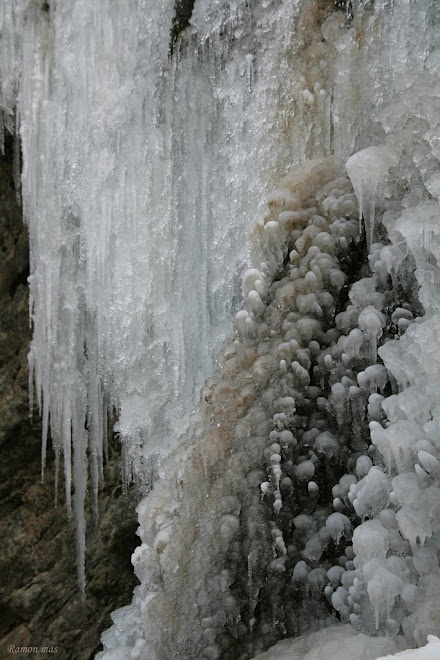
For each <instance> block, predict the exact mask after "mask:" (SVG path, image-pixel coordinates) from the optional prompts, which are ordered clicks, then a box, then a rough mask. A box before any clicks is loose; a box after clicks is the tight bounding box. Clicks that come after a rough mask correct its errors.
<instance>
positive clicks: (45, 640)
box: [0, 140, 137, 659]
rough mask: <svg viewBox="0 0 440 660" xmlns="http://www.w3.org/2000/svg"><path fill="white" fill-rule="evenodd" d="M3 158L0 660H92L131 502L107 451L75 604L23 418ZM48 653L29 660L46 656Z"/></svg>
mask: <svg viewBox="0 0 440 660" xmlns="http://www.w3.org/2000/svg"><path fill="white" fill-rule="evenodd" d="M11 142H12V141H11V140H9V141H8V142H7V145H6V150H5V156H3V157H1V159H0V392H1V399H0V447H1V452H2V460H1V466H0V500H1V505H0V538H1V539H2V550H1V552H0V574H1V576H2V585H1V589H0V657H5V656H6V657H8V655H9V654H8V652H7V651H8V647H9V646H10V645H13V646H15V647H19V646H32V647H39V648H40V649H41V647H43V646H46V647H57V653H56V657H57V658H84V659H85V658H89V657H93V656H94V653H95V652H96V651H97V650H98V649H99V647H100V643H99V637H100V634H101V631H102V630H103V629H104V628H105V627H107V626H108V625H109V623H110V618H109V613H110V612H111V611H112V610H114V609H115V608H117V607H119V606H121V605H124V604H125V603H127V602H129V600H130V599H131V592H132V590H133V587H134V584H135V581H136V580H135V577H134V574H133V570H132V566H131V563H130V555H131V552H132V550H133V548H134V547H135V545H137V540H136V536H135V529H136V520H135V515H134V508H135V502H134V500H133V498H132V497H130V496H129V497H124V496H123V494H122V489H121V486H120V478H119V477H120V475H119V450H118V447H117V443H116V442H115V441H113V443H112V446H111V447H110V448H109V461H108V464H107V467H106V474H105V478H106V483H105V486H104V488H103V490H102V493H101V496H100V521H99V523H97V524H95V523H94V521H93V519H92V513H91V507H89V509H90V511H89V513H88V514H87V529H88V531H87V533H88V553H87V566H86V571H87V594H86V603H85V605H84V604H82V603H81V602H80V598H79V593H78V588H77V580H76V558H75V532H74V526H73V523H72V522H69V521H68V520H67V517H66V509H65V506H64V496H63V489H64V484H63V482H62V480H61V479H60V484H59V495H58V507H57V508H55V507H54V465H53V456H52V455H51V451H50V450H49V452H48V466H47V469H46V477H45V481H44V484H42V483H41V476H40V475H41V465H40V460H41V458H40V454H41V424H40V421H39V418H38V414H36V415H35V417H34V420H33V422H31V420H30V419H29V406H28V368H27V352H28V349H29V341H30V329H29V322H28V288H27V276H28V239H27V232H26V228H25V227H24V225H23V223H22V217H21V208H20V206H19V204H18V203H17V196H16V192H15V189H14V182H13V175H12V144H11ZM45 655H47V654H43V653H39V654H36V655H35V654H32V657H45Z"/></svg>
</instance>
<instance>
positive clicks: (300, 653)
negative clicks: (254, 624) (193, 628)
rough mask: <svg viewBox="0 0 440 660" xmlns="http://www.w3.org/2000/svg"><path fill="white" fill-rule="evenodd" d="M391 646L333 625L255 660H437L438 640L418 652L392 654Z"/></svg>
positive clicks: (280, 645)
mask: <svg viewBox="0 0 440 660" xmlns="http://www.w3.org/2000/svg"><path fill="white" fill-rule="evenodd" d="M394 644H395V642H394V641H393V640H391V639H389V638H388V639H386V638H383V637H382V638H381V637H376V638H375V639H372V638H371V637H366V636H365V635H363V634H362V633H357V634H356V633H355V632H354V631H353V629H352V628H350V626H346V625H345V626H344V625H339V626H338V625H333V626H330V627H329V628H325V629H324V630H320V631H319V632H317V633H311V634H310V635H304V636H303V637H300V638H298V639H294V640H293V639H285V640H283V641H282V642H278V644H276V645H275V646H273V647H272V648H270V649H269V650H268V651H266V652H265V653H260V654H259V655H258V660H327V659H329V658H332V659H333V658H334V659H335V660H336V658H337V660H355V659H356V660H358V659H362V660H374V659H375V658H376V659H377V660H392V658H397V659H398V660H438V658H439V657H440V640H439V638H438V637H436V636H435V635H429V636H428V643H427V644H426V646H423V647H422V648H420V649H409V650H407V651H399V652H397V653H393V651H395V649H396V648H397V645H396V647H395V648H392V646H393V645H394ZM383 653H387V655H382V654H383ZM254 660H256V658H254Z"/></svg>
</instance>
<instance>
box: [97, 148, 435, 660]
mask: <svg viewBox="0 0 440 660" xmlns="http://www.w3.org/2000/svg"><path fill="white" fill-rule="evenodd" d="M384 243H385V241H384ZM384 243H380V242H376V243H373V244H372V245H371V249H370V255H369V259H368V260H367V259H366V254H367V251H366V244H365V240H364V237H363V234H362V232H361V228H360V225H359V219H358V205H357V199H356V196H355V195H354V193H353V189H352V184H351V182H350V180H349V179H348V178H347V177H346V176H345V175H343V174H341V172H340V171H339V170H338V169H337V168H336V167H335V165H334V164H333V161H332V160H331V159H327V160H324V161H315V162H311V163H310V164H309V166H308V168H307V169H306V170H304V171H302V172H300V173H297V174H295V175H293V176H289V177H287V178H286V179H285V180H283V181H282V182H281V185H280V188H279V189H278V190H277V191H275V193H274V194H273V195H272V196H271V197H270V199H269V204H268V209H267V213H266V215H265V217H264V219H263V220H262V221H261V222H260V223H259V224H258V225H257V227H256V230H255V235H254V245H255V247H254V263H255V264H257V265H258V267H255V268H252V269H250V270H248V271H247V272H246V273H245V276H244V279H243V296H244V306H243V309H242V310H241V311H240V312H239V313H238V314H237V318H236V328H237V335H236V337H235V339H234V340H233V341H232V343H230V344H228V345H227V346H226V347H225V349H224V350H223V351H222V354H221V355H220V358H219V359H220V364H221V369H220V370H219V371H218V372H217V373H215V374H214V375H213V376H212V377H211V379H209V380H208V381H207V383H206V386H205V388H204V390H203V391H202V404H201V406H200V407H199V409H198V410H197V411H196V413H195V414H194V415H193V418H192V422H191V424H190V428H189V431H188V434H187V436H186V440H185V441H184V442H183V444H182V446H181V448H179V449H178V450H177V451H176V452H175V454H173V456H172V457H171V458H170V459H169V460H168V462H167V463H166V464H165V465H164V466H163V474H164V475H166V476H165V478H163V479H161V480H160V481H159V482H158V483H157V484H156V485H155V487H154V489H153V491H152V492H151V493H150V495H149V497H148V498H146V499H145V500H144V501H143V502H142V503H141V505H140V506H139V508H138V513H139V521H140V528H139V532H138V533H139V535H140V537H141V540H142V544H141V545H140V546H139V548H137V550H136V551H135V553H134V555H133V564H134V568H135V572H136V575H137V576H138V577H139V579H140V581H141V585H139V586H138V587H136V589H135V592H134V599H133V603H132V604H131V605H130V606H128V607H126V608H123V609H122V610H118V611H117V612H115V613H113V615H112V617H113V620H114V622H115V623H114V625H113V627H112V628H110V629H109V630H108V631H107V632H105V633H104V635H103V637H102V641H103V644H104V649H106V650H108V649H112V651H111V653H115V652H116V649H117V650H118V652H119V655H118V656H117V657H118V658H121V659H122V658H139V659H140V658H145V657H148V658H150V659H151V660H159V658H160V660H164V659H166V660H168V659H171V658H175V657H181V658H185V659H186V658H188V659H189V658H196V657H197V658H198V657H200V658H201V657H205V658H207V659H208V660H217V659H219V658H221V659H222V660H236V659H237V658H243V659H245V658H251V657H253V656H254V655H255V654H256V653H259V652H261V651H262V650H264V649H265V648H267V647H268V646H270V645H271V644H273V643H275V642H276V640H277V639H279V638H280V637H284V636H289V637H293V636H297V635H300V634H303V633H306V632H308V631H310V630H315V629H317V628H326V627H327V626H329V625H332V624H334V622H335V616H336V617H337V618H338V619H339V620H340V621H341V622H350V623H351V624H352V625H353V626H354V627H355V628H357V629H358V630H363V631H364V632H368V633H370V634H373V635H376V636H377V635H381V636H383V639H382V637H381V639H382V646H377V644H376V646H375V649H376V655H374V656H373V655H372V656H371V657H377V656H378V655H380V654H381V653H389V652H392V651H394V650H396V649H398V648H402V647H406V646H408V645H413V644H414V643H419V644H423V643H424V642H425V641H426V632H428V633H429V632H433V628H434V629H435V622H434V618H435V616H436V615H435V610H433V609H432V599H433V598H436V590H437V591H438V586H439V585H438V582H439V580H440V577H439V570H438V550H439V547H440V546H439V543H438V541H439V539H440V537H438V536H437V526H438V524H439V520H440V515H439V514H440V511H439V507H440V504H439V503H440V497H439V495H440V491H439V489H438V476H439V474H440V462H439V460H438V456H439V450H440V446H439V441H438V437H439V434H438V427H437V422H435V421H433V420H432V416H431V420H430V421H429V420H427V419H425V417H426V411H427V404H423V403H422V402H421V401H419V398H420V397H417V395H414V392H411V390H408V389H407V390H406V391H403V392H401V393H398V392H399V387H398V384H397V381H396V377H398V376H399V374H397V370H398V368H400V369H403V368H404V367H403V366H402V365H403V362H402V357H401V356H400V358H397V360H396V355H397V353H398V352H399V351H400V350H401V349H400V344H402V339H400V338H401V336H402V335H404V334H405V340H406V341H407V342H410V341H411V339H410V337H411V329H412V328H413V327H416V328H418V327H421V325H422V324H421V319H420V318H415V317H417V316H418V314H420V312H421V307H420V303H419V302H418V298H417V293H416V291H415V289H414V287H413V280H412V278H411V277H408V276H407V275H408V273H407V271H408V272H411V269H412V268H413V264H412V257H411V255H407V256H406V257H405V256H404V255H403V253H402V252H399V250H401V246H400V247H399V245H394V244H389V243H388V244H384ZM398 253H399V254H401V256H402V258H401V259H400V262H399V260H398V259H397V256H396V255H397V254H398ZM390 254H393V255H394V256H393V258H390ZM398 262H399V265H398V267H397V266H396V264H397V263H398ZM399 268H400V271H399ZM407 337H408V338H407ZM378 347H379V348H378ZM377 353H379V356H380V357H379V358H378V354H377ZM393 356H394V360H393ZM381 358H383V359H381ZM383 361H385V363H388V366H390V364H391V366H392V367H395V369H394V374H393V373H391V372H392V369H391V368H390V369H387V368H386V366H385V365H384V364H383ZM409 380H411V379H410V378H408V381H409ZM407 384H408V382H407ZM408 392H409V394H407V393H408ZM414 396H415V398H414ZM421 410H423V411H424V412H421ZM370 431H371V440H370ZM428 538H431V540H430V542H426V541H427V539H428ZM428 575H429V578H428V577H427V576H428ZM403 636H404V637H405V639H404V637H403ZM364 637H365V636H363V638H364ZM368 639H369V638H367V637H365V640H367V641H366V642H365V643H366V644H368ZM359 640H360V638H359ZM377 641H378V640H377V639H376V642H377ZM359 643H360V641H359ZM362 643H364V642H362ZM177 650H178V652H177ZM99 657H101V658H110V657H112V658H113V657H114V656H113V655H111V656H110V655H107V654H106V651H104V652H103V654H102V655H100V656H99ZM115 657H116V656H115ZM366 657H367V656H366ZM368 657H370V656H368Z"/></svg>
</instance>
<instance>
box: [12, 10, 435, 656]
mask: <svg viewBox="0 0 440 660" xmlns="http://www.w3.org/2000/svg"><path fill="white" fill-rule="evenodd" d="M347 4H349V3H347ZM47 9H49V11H47ZM333 9H334V6H333V3H331V6H330V3H329V6H327V4H326V3H316V2H313V1H312V0H310V1H309V0H301V1H299V0H298V1H297V2H290V3H278V2H272V1H271V0H267V1H265V2H261V3H255V4H251V3H248V2H245V1H244V0H237V1H236V2H232V3H227V2H223V0H218V1H216V2H208V0H201V1H200V2H197V3H195V6H194V13H193V16H192V18H191V22H190V25H189V27H188V29H187V30H186V31H185V33H184V34H183V35H181V37H180V38H179V42H178V43H177V44H176V45H175V47H174V49H173V56H172V57H170V53H169V36H170V29H171V26H172V24H173V12H174V3H173V2H172V1H171V0H163V1H162V2H159V3H157V2H156V3H154V2H152V0H137V1H136V0H123V1H122V2H120V3H114V2H111V1H110V0H98V1H97V2H95V3H87V2H84V1H83V0H69V1H68V2H65V3H56V4H54V3H50V5H49V3H48V4H47V5H46V4H44V5H40V3H36V2H35V3H29V2H26V1H25V0H14V1H13V2H10V3H3V4H2V5H1V8H0V37H1V38H0V44H1V45H0V49H1V52H0V80H1V106H2V122H3V124H4V126H5V127H6V128H7V129H8V130H13V129H14V126H17V128H18V129H19V131H20V137H21V141H22V151H23V174H22V191H23V205H24V212H25V217H26V220H27V222H28V225H29V233H30V241H31V276H30V290H31V319H32V323H33V328H34V339H33V343H32V347H31V352H30V358H29V359H30V366H31V385H32V386H35V389H34V392H35V398H36V401H37V404H38V407H39V409H40V412H41V413H42V416H43V467H44V454H45V446H46V443H47V438H48V435H49V430H50V434H51V438H52V442H53V445H54V448H55V451H56V455H57V457H58V458H60V456H62V460H63V462H64V469H65V474H66V495H67V502H68V508H69V509H70V490H71V484H72V481H73V485H74V497H73V508H74V512H75V518H76V523H77V529H78V556H79V568H80V581H81V586H82V587H83V588H84V577H83V572H82V568H81V567H82V561H83V556H84V536H85V529H84V516H83V513H82V512H83V506H84V501H85V497H86V491H87V482H88V476H87V473H88V472H89V475H90V481H91V491H92V494H93V496H94V497H95V498H96V493H97V489H98V485H99V482H100V481H101V480H102V473H103V463H104V457H105V432H106V428H107V412H108V410H109V409H110V410H112V409H113V408H114V409H116V411H117V414H118V424H117V427H116V430H117V431H118V432H119V434H120V437H121V440H122V442H123V448H124V477H125V481H126V482H128V481H129V480H130V478H131V476H133V477H134V479H135V480H136V481H137V482H138V484H139V485H140V487H141V488H146V487H147V485H148V484H151V481H152V476H153V475H154V474H156V476H159V477H160V478H159V479H158V481H157V482H156V484H155V487H154V489H153V492H152V493H151V495H150V496H149V497H148V498H147V499H145V500H143V501H142V502H141V504H140V505H139V508H138V513H139V521H140V528H139V536H140V537H141V541H142V545H141V546H140V548H139V549H138V550H136V552H135V553H134V555H133V564H134V567H135V571H136V574H137V575H138V576H139V579H140V581H141V584H140V585H139V587H137V588H136V590H135V592H134V596H133V602H132V604H131V605H130V606H128V607H127V608H123V609H122V610H119V611H117V612H115V613H113V621H114V625H113V626H112V628H111V629H110V630H109V631H107V632H105V633H104V635H103V644H104V648H105V649H106V652H105V654H104V656H102V657H105V658H107V659H108V658H110V657H112V654H113V657H115V654H116V657H118V655H119V656H120V657H126V656H128V654H130V655H131V657H132V658H146V657H148V658H149V660H157V659H160V660H168V659H171V658H173V657H175V656H176V654H177V653H179V654H180V655H181V656H182V657H183V658H184V659H185V660H194V658H201V657H206V658H208V660H209V659H212V658H213V659H217V658H221V659H222V660H234V659H235V658H236V657H237V656H238V655H239V654H243V657H248V658H249V657H252V656H253V655H255V654H256V653H257V652H258V651H260V650H263V649H265V648H267V647H268V646H269V645H271V644H273V643H274V642H275V641H276V640H277V639H279V638H280V637H283V636H285V635H289V636H296V635H300V634H302V633H307V632H310V631H311V630H314V629H316V628H319V627H322V628H323V629H324V631H325V630H326V629H327V628H326V626H327V625H328V624H329V623H332V622H334V620H335V617H338V618H339V619H340V620H341V621H342V622H348V621H350V622H351V624H352V626H353V628H356V629H358V630H360V631H362V632H364V633H369V634H372V635H378V636H379V637H380V638H382V637H384V636H385V637H386V636H388V638H389V639H390V640H392V639H398V640H399V643H400V640H401V639H402V637H404V640H405V641H404V643H405V644H406V645H408V646H414V645H422V644H424V643H425V642H426V639H427V635H428V634H438V633H439V631H440V614H439V612H440V608H439V602H440V569H439V567H438V565H439V562H438V556H439V551H440V537H439V535H440V504H439V502H440V484H439V476H440V473H439V466H440V441H439V429H440V406H439V403H440V402H439V400H438V392H439V391H440V382H439V377H438V374H439V373H440V357H439V355H440V353H439V351H438V345H439V340H440V315H439V297H438V291H439V286H440V269H439V265H438V264H439V259H440V229H439V227H440V223H439V220H440V215H439V206H438V175H439V158H440V148H439V145H440V103H439V98H440V94H439V83H438V71H439V62H440V57H439V51H438V24H439V20H440V19H439V15H438V7H437V3H436V2H434V1H432V0H421V1H420V2H417V3H414V2H409V1H408V0H395V1H394V2H393V3H388V2H375V3H370V2H363V1H362V0H359V1H358V2H355V3H352V11H351V10H348V12H346V14H345V15H344V13H343V12H336V11H333ZM352 14H353V15H352ZM390 35H396V37H395V38H390ZM17 99H18V103H17ZM329 154H331V155H332V156H334V158H331V159H328V160H319V161H311V162H309V161H310V159H311V158H315V157H319V158H321V157H323V156H328V155H329ZM17 162H18V161H17ZM338 163H339V164H338ZM342 163H346V170H347V173H348V175H349V177H348V178H347V177H346V176H345V175H344V171H343V168H342V167H341V165H340V164H342ZM299 164H301V165H302V166H303V169H302V170H301V171H298V172H293V173H292V169H293V168H294V167H295V166H297V165H299ZM286 172H290V174H288V176H286V177H285V178H284V179H282V180H281V181H279V179H280V178H281V177H282V176H284V175H285V174H286ZM275 182H277V187H276V188H275V189H273V188H274V185H275ZM353 188H354V192H353ZM271 190H272V192H270V191H271ZM264 199H267V206H265V207H262V205H261V204H262V201H263V200H264ZM258 213H259V214H260V215H259V219H258V220H257V222H256V224H255V227H254V230H253V250H252V257H251V258H249V252H250V249H249V244H248V241H247V234H248V231H249V229H250V228H251V227H252V226H253V221H254V217H255V216H256V215H257V214H258ZM360 216H363V219H364V224H365V235H363V234H362V232H361V230H362V227H361V228H360V227H359V224H360V223H359V217H360ZM361 224H362V223H361ZM364 239H365V240H364ZM365 244H366V246H365ZM368 252H369V254H368ZM249 266H252V267H251V268H249ZM246 268H248V270H247V271H246ZM243 273H244V277H243V280H242V295H243V302H242V309H241V310H240V311H239V312H238V313H237V310H238V307H239V298H240V278H241V276H242V275H243ZM235 313H236V317H235V331H236V333H235V334H234V335H232V334H231V335H230V337H229V339H228V343H227V344H225V345H224V340H225V337H226V336H227V335H228V334H230V333H231V332H232V331H233V330H232V328H233V317H234V314H235ZM222 345H223V349H222V351H221V354H220V356H219V364H220V368H219V369H218V370H217V371H215V372H214V374H213V375H212V377H211V378H209V379H208V381H206V383H205V386H204V387H203V388H202V397H201V403H200V405H199V407H198V408H197V409H196V410H195V411H194V413H193V416H192V418H191V423H190V426H189V428H188V430H187V432H186V434H185V435H184V437H183V439H182V441H181V444H180V446H179V447H178V449H177V450H176V451H175V452H174V453H173V454H171V456H170V457H169V458H168V459H166V460H165V459H164V455H166V454H168V453H169V452H171V451H172V449H173V448H174V447H175V446H176V443H177V438H178V436H179V435H180V434H181V433H183V432H184V431H185V429H186V427H187V423H188V413H189V410H190V409H191V408H192V407H193V406H194V405H195V403H196V400H197V398H196V392H197V391H198V388H199V387H200V385H201V384H202V383H203V381H204V379H205V378H206V377H207V375H208V374H209V373H210V371H211V370H212V367H213V356H214V354H215V351H216V350H217V349H218V348H220V346H222ZM72 449H73V451H72ZM158 455H159V456H158ZM158 463H159V468H158ZM347 521H348V522H347ZM324 631H323V633H322V634H324ZM344 634H345V633H344ZM347 634H349V635H350V634H353V635H354V632H353V631H352V632H351V633H347ZM338 635H339V633H338ZM364 641H365V640H364V638H363V637H361V636H355V637H353V640H352V642H350V643H351V644H352V647H351V648H352V649H353V648H354V645H356V644H360V645H361V646H362V644H363V643H364ZM329 643H330V644H332V643H333V642H329ZM344 643H345V642H344ZM365 643H367V642H365ZM368 643H369V642H368ZM371 643H373V642H371ZM391 643H392V641H390V644H391ZM341 644H343V642H342V640H341V641H340V645H341ZM361 646H360V647H358V650H359V649H361ZM427 648H428V649H429V645H428V647H427ZM310 652H312V651H311V650H310ZM349 652H351V651H347V653H349ZM360 652H361V651H360ZM380 652H382V651H380ZM383 652H388V651H387V650H384V651H383ZM327 654H328V650H327ZM311 657H314V656H311Z"/></svg>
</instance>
